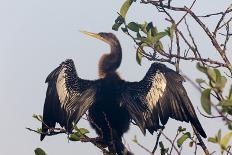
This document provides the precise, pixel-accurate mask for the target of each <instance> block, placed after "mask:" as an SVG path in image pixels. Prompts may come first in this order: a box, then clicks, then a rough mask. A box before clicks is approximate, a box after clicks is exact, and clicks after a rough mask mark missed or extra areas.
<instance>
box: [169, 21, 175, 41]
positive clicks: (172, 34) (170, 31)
mask: <svg viewBox="0 0 232 155" xmlns="http://www.w3.org/2000/svg"><path fill="white" fill-rule="evenodd" d="M175 28H176V25H175V24H173V25H172V26H171V27H170V30H169V36H170V38H171V39H173V37H174V32H175Z"/></svg>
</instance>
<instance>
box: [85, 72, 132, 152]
mask: <svg viewBox="0 0 232 155" xmlns="http://www.w3.org/2000/svg"><path fill="white" fill-rule="evenodd" d="M101 80H102V81H101V87H99V88H98V89H97V92H96V102H94V103H93V105H92V106H91V107H90V108H89V119H90V124H91V126H92V127H93V128H94V129H95V130H96V132H97V134H98V135H99V136H100V137H102V140H103V143H105V144H106V145H108V146H109V147H112V148H113V146H111V143H112V142H113V141H114V143H115V145H120V144H121V137H122V135H123V133H125V132H126V131H127V130H128V129H129V124H130V119H131V118H130V115H129V112H128V110H127V109H126V108H125V107H124V106H120V101H121V94H120V92H122V80H121V79H120V78H119V76H118V75H117V74H111V75H107V76H106V77H105V78H103V79H101ZM118 142H119V143H120V144H118ZM115 147H118V146H115ZM123 149H124V148H123Z"/></svg>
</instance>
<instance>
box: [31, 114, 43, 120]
mask: <svg viewBox="0 0 232 155" xmlns="http://www.w3.org/2000/svg"><path fill="white" fill-rule="evenodd" d="M32 117H33V118H35V119H37V120H38V121H42V120H43V117H42V116H41V115H36V114H33V115H32Z"/></svg>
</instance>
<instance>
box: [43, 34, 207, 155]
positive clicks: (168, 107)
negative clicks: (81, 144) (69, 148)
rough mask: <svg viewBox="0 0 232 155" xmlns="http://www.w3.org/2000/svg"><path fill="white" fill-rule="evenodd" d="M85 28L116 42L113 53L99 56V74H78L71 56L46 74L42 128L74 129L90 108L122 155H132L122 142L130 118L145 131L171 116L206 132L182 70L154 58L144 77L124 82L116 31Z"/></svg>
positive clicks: (100, 129) (106, 137)
mask: <svg viewBox="0 0 232 155" xmlns="http://www.w3.org/2000/svg"><path fill="white" fill-rule="evenodd" d="M83 33H84V34H87V35H89V36H92V37H95V38H98V39H100V40H102V41H104V42H106V43H107V44H109V45H110V47H111V52H110V53H109V54H105V55H103V56H102V57H101V59H100V62H99V76H100V79H98V80H93V81H90V80H84V79H81V78H79V77H78V75H77V73H76V69H75V66H74V63H73V61H72V60H70V59H68V60H66V61H64V62H62V63H61V64H60V66H59V67H58V68H56V69H55V70H54V71H52V72H51V73H50V74H49V75H48V77H47V79H46V82H47V83H48V88H47V94H46V99H45V104H44V111H43V125H42V132H47V131H48V130H49V128H48V127H51V128H52V127H55V124H56V123H59V124H60V125H61V126H63V127H65V129H66V130H67V131H68V132H71V131H72V123H73V122H74V123H77V122H78V121H79V120H80V118H81V116H82V115H84V114H85V113H86V111H87V110H88V113H89V114H88V115H89V117H90V120H91V121H90V124H91V126H92V127H93V128H94V129H95V130H96V132H97V134H98V135H99V137H102V142H103V143H104V144H106V145H107V146H108V149H109V150H110V151H115V152H116V153H117V154H118V155H123V154H131V153H130V152H129V151H127V150H126V148H125V146H124V145H123V143H122V136H123V134H124V133H125V132H126V131H127V130H128V129H129V124H130V121H131V120H133V121H134V122H135V123H136V124H137V126H138V127H139V128H140V129H141V131H142V132H143V134H145V133H146V129H147V130H148V131H149V132H150V133H153V132H154V131H157V130H158V129H160V128H162V127H163V125H165V124H166V123H167V121H168V119H169V117H171V118H174V119H176V120H179V121H185V122H190V123H191V124H192V125H193V126H194V128H195V129H196V130H197V131H198V132H199V133H200V135H201V136H203V137H206V134H205V132H204V130H203V128H202V126H201V124H200V122H199V120H198V118H197V115H196V113H195V110H194V108H193V106H192V103H191V101H190V99H189V98H188V96H187V93H186V90H185V88H184V87H183V85H182V82H183V81H184V78H183V77H182V76H181V75H179V74H178V73H176V72H175V71H173V70H171V69H169V68H167V67H166V66H165V65H163V64H160V63H153V64H152V65H151V67H150V68H149V70H148V72H147V73H146V75H145V77H144V78H143V79H142V80H141V81H139V82H127V81H124V80H122V79H121V78H120V77H119V75H118V74H117V72H116V70H117V68H118V67H119V66H120V63H121V59H122V49H121V46H120V43H119V41H118V39H117V38H116V36H115V35H114V34H112V33H98V34H95V33H90V32H86V31H83ZM45 124H46V125H45ZM44 137H45V134H41V140H43V139H44ZM125 152H127V153H125Z"/></svg>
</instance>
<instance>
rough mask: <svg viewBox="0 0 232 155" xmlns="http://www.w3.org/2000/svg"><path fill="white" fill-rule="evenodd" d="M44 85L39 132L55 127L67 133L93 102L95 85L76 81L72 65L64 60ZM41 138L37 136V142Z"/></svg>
mask: <svg viewBox="0 0 232 155" xmlns="http://www.w3.org/2000/svg"><path fill="white" fill-rule="evenodd" d="M46 82H47V83H48V88H47V93H46V98H45V104H44V110H43V124H42V132H43V133H44V132H47V131H48V128H54V127H55V124H56V123H59V124H60V125H61V126H62V127H65V129H66V130H67V131H68V132H70V131H71V130H72V123H73V122H74V123H77V122H78V121H79V119H80V118H81V116H82V115H83V114H84V113H85V112H86V111H87V110H88V108H89V107H90V106H91V105H92V104H93V102H94V101H95V94H96V83H97V81H87V80H83V79H80V78H79V77H78V76H77V73H76V69H75V66H74V63H73V61H72V60H71V59H68V60H66V61H64V62H62V63H61V64H60V66H59V67H57V68H56V69H55V70H54V71H52V72H51V73H50V74H49V75H48V77H47V79H46ZM44 137H45V135H44V134H41V138H40V139H41V140H43V139H44Z"/></svg>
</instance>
